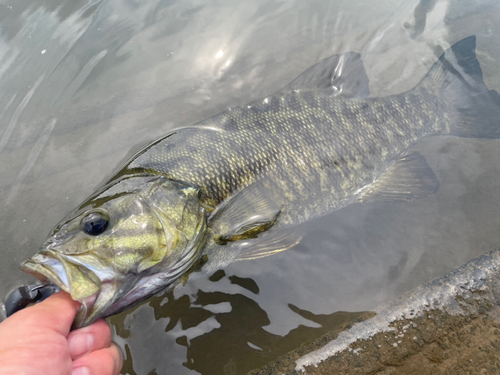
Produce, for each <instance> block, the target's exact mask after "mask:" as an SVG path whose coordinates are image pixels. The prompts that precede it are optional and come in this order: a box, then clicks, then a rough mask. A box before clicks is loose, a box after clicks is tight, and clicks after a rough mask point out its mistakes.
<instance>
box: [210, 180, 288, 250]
mask: <svg viewBox="0 0 500 375" xmlns="http://www.w3.org/2000/svg"><path fill="white" fill-rule="evenodd" d="M283 203H284V200H283V196H282V194H278V189H277V186H276V185H275V184H273V183H272V182H271V181H270V180H268V179H262V180H259V181H257V182H254V183H253V184H251V185H250V186H248V187H246V188H244V189H243V190H241V191H239V192H238V193H237V194H235V195H234V196H232V197H231V198H229V199H228V200H227V201H226V202H225V203H223V204H222V205H221V206H220V207H219V208H218V209H217V210H216V211H214V212H213V213H212V215H211V216H210V218H209V219H208V223H209V226H210V228H211V230H212V232H213V234H214V239H215V241H216V242H217V243H218V244H224V243H227V241H240V240H245V239H249V238H255V237H256V236H257V235H258V234H259V233H261V232H264V231H267V230H268V229H269V228H271V227H272V226H273V225H274V223H275V222H276V219H277V217H278V215H279V213H280V210H281V207H282V206H283Z"/></svg>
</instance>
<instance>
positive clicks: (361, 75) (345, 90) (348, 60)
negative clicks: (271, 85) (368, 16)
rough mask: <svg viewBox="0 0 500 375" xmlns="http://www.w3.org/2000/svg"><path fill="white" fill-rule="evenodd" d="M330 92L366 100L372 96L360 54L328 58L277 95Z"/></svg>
mask: <svg viewBox="0 0 500 375" xmlns="http://www.w3.org/2000/svg"><path fill="white" fill-rule="evenodd" d="M300 89H318V90H330V91H331V94H332V95H342V96H345V97H350V98H354V97H357V98H366V97H368V96H369V95H370V89H369V83H368V76H367V75H366V72H365V67H364V66H363V62H362V61H361V57H360V55H359V54H358V53H354V52H346V53H343V54H340V55H333V56H330V57H327V58H325V59H323V60H321V61H320V62H318V63H317V64H315V65H313V66H311V67H310V68H309V69H307V70H306V71H305V72H304V73H302V74H301V75H299V76H298V77H297V78H295V79H294V80H293V81H292V82H290V83H289V84H288V85H287V86H285V87H284V88H283V89H282V90H279V91H278V92H277V93H276V94H283V93H286V92H289V91H292V90H300Z"/></svg>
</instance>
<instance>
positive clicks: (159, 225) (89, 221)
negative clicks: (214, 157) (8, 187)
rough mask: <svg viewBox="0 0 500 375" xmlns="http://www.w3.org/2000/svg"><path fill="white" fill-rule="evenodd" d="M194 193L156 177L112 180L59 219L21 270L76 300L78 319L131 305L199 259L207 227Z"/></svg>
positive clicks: (83, 321) (78, 322)
mask: <svg viewBox="0 0 500 375" xmlns="http://www.w3.org/2000/svg"><path fill="white" fill-rule="evenodd" d="M198 193H199V191H198V189H197V188H195V187H193V186H190V185H187V184H184V183H182V182H178V181H172V180H169V179H167V178H165V177H159V176H135V177H122V178H121V179H117V180H114V181H112V182H111V183H109V184H107V185H106V186H104V187H103V188H102V189H100V190H99V191H98V192H97V193H96V194H94V195H93V196H92V197H90V198H89V199H88V200H87V201H85V202H84V203H83V204H82V205H81V206H80V207H79V208H78V209H77V210H75V211H74V212H73V213H72V214H70V215H69V216H68V217H67V218H66V219H64V220H63V221H62V222H61V223H60V224H59V225H58V226H57V227H56V228H55V229H54V231H53V233H52V235H51V236H50V237H49V238H48V239H47V241H46V242H45V244H44V245H43V247H42V249H41V250H40V251H39V252H38V253H37V254H35V255H34V256H33V257H32V258H30V259H28V260H27V261H25V262H24V263H23V264H22V265H21V269H22V270H23V271H25V272H28V273H30V274H32V275H34V276H35V277H37V278H38V279H40V280H41V281H43V282H50V283H53V284H56V285H58V286H59V287H61V289H63V290H65V291H67V292H68V293H70V294H71V296H72V298H73V299H75V300H78V301H80V302H81V303H82V311H81V312H80V314H79V315H78V317H77V319H76V321H75V325H76V326H83V325H87V324H90V323H92V322H93V321H94V320H96V319H98V318H101V317H105V316H109V315H111V314H114V313H117V312H119V311H121V310H123V309H125V308H128V307H131V306H132V305H134V304H136V303H138V302H140V301H141V300H143V299H145V298H147V297H149V296H151V295H152V294H153V293H155V292H156V291H158V290H160V289H162V288H163V287H165V286H166V285H168V284H169V283H171V282H172V281H174V280H175V279H176V278H178V277H179V276H180V275H182V274H183V273H184V272H185V271H186V270H187V269H189V267H190V266H191V265H192V264H193V263H194V262H195V261H196V260H197V258H198V254H199V252H200V249H201V248H202V245H203V242H204V238H205V228H206V220H205V214H204V209H203V207H202V206H200V204H199V200H198V195H199V194H198Z"/></svg>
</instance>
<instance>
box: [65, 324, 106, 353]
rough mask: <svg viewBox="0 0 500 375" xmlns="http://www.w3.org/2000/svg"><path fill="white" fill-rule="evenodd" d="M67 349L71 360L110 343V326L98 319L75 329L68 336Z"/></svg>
mask: <svg viewBox="0 0 500 375" xmlns="http://www.w3.org/2000/svg"><path fill="white" fill-rule="evenodd" d="M68 343H69V351H70V355H71V358H72V359H73V360H75V359H77V358H79V357H81V356H82V355H85V354H87V353H90V352H92V351H95V350H99V349H104V348H107V347H108V346H109V345H110V344H111V328H109V325H108V323H106V321H105V320H103V319H100V320H98V321H96V322H95V323H93V324H92V325H90V326H88V327H85V328H80V329H77V330H75V331H73V332H71V333H70V334H69V336H68Z"/></svg>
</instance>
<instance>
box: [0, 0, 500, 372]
mask: <svg viewBox="0 0 500 375" xmlns="http://www.w3.org/2000/svg"><path fill="white" fill-rule="evenodd" d="M498 25H500V4H499V3H498V2H497V1H495V0H483V1H475V2H471V1H466V0H449V1H433V0H428V1H426V0H421V1H420V2H419V1H407V0H404V1H403V0H384V1H382V2H379V1H377V2H374V1H324V0H315V1H263V0H258V1H255V0H252V1H238V2H235V1H228V0H221V1H214V2H207V1H196V0H191V1H163V0H147V1H132V0H102V1H87V0H75V1H71V2H68V1H62V0H50V1H49V0H47V1H43V2H41V1H18V0H13V1H6V0H0V191H1V193H2V200H1V202H2V203H1V204H2V210H1V212H0V228H1V230H0V240H1V243H2V246H3V251H2V253H1V255H0V256H1V259H0V272H1V281H2V282H1V286H0V295H2V296H3V295H5V294H6V293H7V292H8V291H10V290H11V289H13V288H14V287H16V286H18V285H20V284H23V283H31V282H32V281H33V280H32V279H30V278H29V277H28V276H25V275H23V274H22V273H21V272H20V271H18V270H17V267H18V265H19V263H20V261H22V260H24V259H25V258H27V257H28V256H30V255H32V254H33V253H34V252H35V251H36V250H37V249H38V247H39V246H40V244H41V243H42V242H43V241H44V239H45V236H46V235H47V233H48V232H49V231H50V229H51V228H52V226H53V225H55V224H56V223H57V222H58V221H59V219H61V218H62V217H63V216H64V215H65V214H66V213H67V212H69V211H70V210H71V209H73V208H74V207H75V206H76V205H77V204H78V203H80V202H81V201H82V200H83V199H84V198H85V197H86V196H88V195H89V194H90V193H91V192H92V191H93V190H94V189H95V188H96V187H97V186H98V185H99V184H100V183H101V182H102V181H104V180H105V179H106V178H107V177H108V176H109V175H111V172H112V171H113V170H114V169H115V168H116V166H118V165H119V164H120V162H121V161H122V160H123V159H124V157H126V156H127V155H130V154H131V152H133V150H136V149H137V148H138V147H139V146H141V145H143V144H145V143H146V142H148V141H151V140H154V139H155V138H158V137H160V136H161V135H163V134H165V133H167V132H168V131H169V130H170V129H173V128H174V127H178V126H184V125H190V124H193V123H195V122H197V121H200V120H202V119H204V118H207V117H209V116H211V115H213V114H216V113H218V112H221V111H223V110H225V109H227V108H228V107H232V106H237V105H243V104H246V103H248V102H250V101H252V100H254V99H258V98H260V97H264V96H266V95H268V94H270V93H273V92H275V91H276V90H278V89H280V88H281V87H283V86H285V85H286V84H287V83H288V82H289V81H291V80H292V79H293V78H295V77H296V76H297V75H298V74H300V73H301V72H303V71H304V70H305V69H307V68H308V67H310V66H311V65H313V64H314V63H316V62H317V61H319V60H320V59H322V58H324V57H327V56H329V55H332V54H334V53H341V52H345V51H349V50H352V51H355V52H359V53H360V54H361V56H362V59H363V62H364V65H365V68H366V71H367V74H368V77H369V79H370V90H371V92H372V96H385V95H388V94H393V93H398V92H403V91H406V90H408V89H410V88H412V87H413V86H415V85H416V84H417V83H418V82H419V80H420V79H421V78H422V77H423V76H424V75H425V73H426V72H427V70H428V69H429V67H430V66H431V65H432V63H433V62H434V61H435V60H436V58H437V56H436V52H435V51H436V50H438V48H436V46H441V47H443V48H447V47H448V46H449V45H450V44H452V43H454V42H456V41H458V40H461V39H462V38H465V37H467V36H470V35H476V36H477V55H478V59H479V60H480V63H481V68H482V69H483V73H484V78H485V82H486V84H487V85H488V87H489V88H490V89H496V90H500V74H499V73H498V71H499V66H500V38H498V35H500V30H499V28H500V27H499V26H498ZM499 146H500V141H498V140H477V139H464V138H456V137H451V136H450V137H435V138H428V139H424V140H423V141H422V142H420V143H419V144H417V145H416V146H414V147H413V150H418V151H419V152H420V153H422V154H423V155H424V156H425V158H426V160H427V162H428V163H429V165H430V166H431V167H432V169H433V170H434V172H435V173H436V176H437V177H438V179H439V181H440V184H441V186H440V190H439V192H438V193H437V194H435V195H433V196H430V197H427V198H424V199H421V200H418V201H413V202H408V203H372V204H354V205H351V206H348V207H346V208H345V209H342V210H340V211H337V212H335V213H333V214H331V215H329V216H327V217H324V218H320V219H316V220H314V221H312V222H309V223H307V224H305V226H306V227H307V232H308V235H307V236H306V237H305V239H304V240H303V242H302V243H301V244H299V245H298V246H296V247H295V248H293V249H291V250H288V251H286V252H283V253H280V254H277V255H275V256H273V257H268V258H262V259H257V260H253V261H245V262H237V263H234V264H232V265H231V266H229V267H227V268H226V269H225V270H224V273H222V272H218V273H217V274H215V275H213V276H211V277H208V276H207V277H205V278H200V279H197V280H194V281H190V282H188V283H187V284H186V285H184V286H183V287H180V288H178V289H176V290H175V291H174V292H173V293H169V294H167V295H166V296H161V297H156V298H153V299H151V300H150V301H148V302H146V303H145V304H143V305H141V306H139V307H138V308H136V309H133V310H132V311H129V312H126V313H124V314H122V315H121V316H118V317H115V318H112V319H111V322H112V323H113V325H114V326H115V329H116V332H117V335H116V339H117V341H118V342H119V343H120V345H121V346H122V347H123V348H124V349H125V350H126V353H127V364H126V369H127V372H129V373H131V374H133V373H137V374H148V373H153V374H154V373H156V374H191V373H201V374H221V373H224V374H245V373H246V372H248V371H249V370H251V369H253V368H255V367H258V366H261V365H263V364H265V363H267V362H268V361H270V360H272V359H274V358H276V356H278V355H280V354H283V353H285V352H287V351H288V350H290V349H292V348H294V347H296V346H298V345H299V344H300V343H301V342H304V341H306V340H309V339H312V338H316V337H318V336H320V335H321V334H322V332H325V331H326V330H327V329H331V328H332V327H337V326H339V325H342V324H346V322H349V321H354V320H356V319H357V318H358V315H357V314H355V313H353V312H356V311H364V310H370V309H372V308H374V307H375V306H376V305H377V304H379V303H381V302H384V301H387V300H388V299H390V298H392V297H395V296H397V295H399V294H401V293H402V292H404V291H406V290H409V289H411V288H413V287H415V286H416V285H418V284H421V283H422V282H425V281H427V280H429V279H430V278H434V277H436V276H439V275H442V274H444V273H445V272H447V271H449V270H451V269H453V268H455V267H457V266H459V265H461V264H463V263H465V262H466V261H468V260H470V259H472V258H474V257H476V256H478V255H480V254H482V253H485V252H487V251H488V250H490V249H491V248H494V247H496V246H497V245H498V244H500V231H499V229H498V222H499V219H500V204H499V203H498V202H500V189H499V188H498V185H499V177H498V176H499V175H500V163H499V161H500V151H499V150H500V148H499ZM342 311H345V312H349V313H342ZM153 370H154V371H153Z"/></svg>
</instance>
